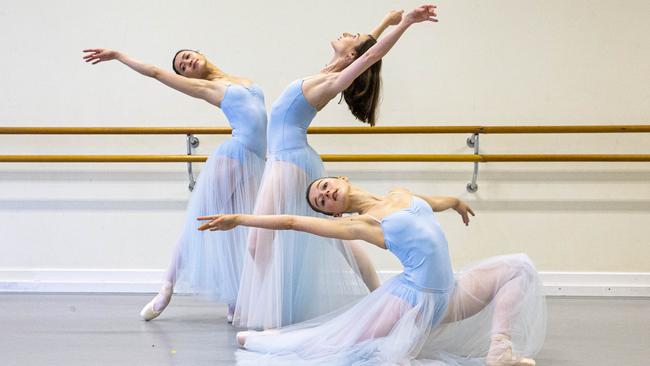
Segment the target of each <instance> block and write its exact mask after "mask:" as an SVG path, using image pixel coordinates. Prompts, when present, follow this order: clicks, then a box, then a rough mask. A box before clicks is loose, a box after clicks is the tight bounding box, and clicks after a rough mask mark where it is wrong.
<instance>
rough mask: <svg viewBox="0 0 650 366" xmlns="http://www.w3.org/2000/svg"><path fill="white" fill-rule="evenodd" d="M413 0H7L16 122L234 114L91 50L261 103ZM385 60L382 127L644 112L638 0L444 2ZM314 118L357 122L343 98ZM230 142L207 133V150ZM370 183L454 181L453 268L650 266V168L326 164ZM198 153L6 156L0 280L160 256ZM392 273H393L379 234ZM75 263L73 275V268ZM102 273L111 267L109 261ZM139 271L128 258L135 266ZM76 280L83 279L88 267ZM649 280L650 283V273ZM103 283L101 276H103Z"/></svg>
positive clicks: (649, 43) (346, 143) (516, 149)
mask: <svg viewBox="0 0 650 366" xmlns="http://www.w3.org/2000/svg"><path fill="white" fill-rule="evenodd" d="M417 5H419V2H416V1H401V2H399V3H398V2H394V1H385V0H381V1H371V0H364V1H354V2H350V1H343V0H332V1H328V2H315V1H304V2H294V1H273V2H270V1H256V2H225V1H222V2H218V1H186V2H178V1H174V2H171V1H169V2H160V1H152V0H146V1H138V2H132V1H111V2H106V1H85V2H81V1H70V0H68V1H58V2H50V1H44V0H42V1H22V2H17V1H16V2H8V1H4V2H1V3H0V37H1V38H0V39H2V42H1V44H2V50H3V52H2V57H0V70H2V71H1V72H0V124H2V125H3V126H117V125H121V126H225V125H226V123H225V119H224V117H223V115H222V114H221V112H220V111H218V110H216V109H215V108H214V107H211V106H210V105H208V104H206V103H204V102H201V101H197V100H192V99H191V98H188V97H184V96H182V95H180V94H179V93H177V92H175V91H173V90H170V89H167V88H165V87H162V86H161V85H159V84H157V82H155V81H153V80H147V79H146V78H144V77H140V76H139V75H137V74H135V73H134V72H132V71H131V70H129V69H128V68H126V67H124V66H123V65H121V64H119V63H117V62H112V63H104V64H99V65H96V66H90V65H87V64H85V63H83V62H82V60H81V56H82V52H81V50H82V49H84V48H90V47H110V48H115V49H118V50H122V51H124V52H126V53H128V54H130V55H132V56H133V57H136V58H139V59H142V60H145V61H147V62H151V63H155V64H158V65H162V66H165V67H167V66H168V65H169V64H170V58H171V56H172V55H173V53H174V52H175V50H177V49H179V48H196V49H199V50H201V51H203V52H204V53H205V54H206V55H207V56H208V57H209V58H210V59H211V60H212V61H213V62H214V63H215V64H217V65H218V66H220V67H221V68H223V69H224V70H225V71H227V72H231V73H234V74H238V75H244V76H247V77H250V78H252V79H254V80H255V81H257V82H258V83H259V84H260V85H262V87H263V88H264V90H265V92H266V97H267V106H268V107H270V105H271V103H272V101H273V99H274V98H275V97H276V96H278V95H279V93H280V92H281V91H282V89H283V88H284V87H285V86H286V85H287V84H288V83H289V82H291V81H292V80H294V79H296V78H299V77H303V76H307V75H309V74H312V73H315V72H317V71H318V70H319V69H320V67H322V66H323V65H324V64H325V63H326V62H327V61H328V60H329V57H330V55H331V51H330V48H329V40H331V39H333V38H335V37H337V36H338V35H339V34H340V32H342V31H355V32H357V31H360V32H363V31H366V32H367V31H368V30H369V29H371V28H372V26H373V25H375V23H376V22H377V21H378V20H380V19H381V17H382V16H383V15H384V13H385V12H386V11H387V10H389V9H391V8H396V7H399V8H406V9H409V8H412V7H414V6H417ZM438 5H439V18H440V22H439V23H438V24H422V25H416V26H414V27H413V28H412V29H410V30H409V31H408V33H407V34H406V35H405V36H404V37H403V38H402V40H401V41H400V42H399V44H398V45H397V46H396V47H395V48H394V50H393V51H392V52H391V53H390V54H389V55H388V56H387V57H385V59H384V66H383V67H384V69H383V81H384V89H383V90H384V97H383V103H382V105H381V116H380V122H379V124H381V125H415V124H420V125H477V124H484V125H532V124H649V123H650V103H648V101H649V100H650V78H649V75H650V66H649V65H650V23H649V22H648V21H647V16H646V15H647V14H648V13H649V10H650V5H649V4H648V2H647V1H644V0H628V1H625V2H611V1H603V0H597V1H557V0H553V1H526V2H524V1H516V0H504V1H498V2H493V3H487V2H480V3H479V2H474V1H445V2H441V3H439V4H438ZM313 125H315V126H323V125H328V126H329V125H358V124H357V123H356V122H354V120H353V118H352V117H351V116H350V115H349V113H348V112H347V109H346V107H345V105H336V104H335V103H332V104H331V105H330V106H328V107H327V108H326V109H325V110H324V111H322V112H321V113H319V115H318V116H317V117H316V119H315V122H314V124H313ZM466 137H467V136H463V135H440V136H397V137H396V136H372V135H366V136H347V137H346V136H341V137H337V136H312V137H311V138H310V140H311V142H312V144H313V146H314V147H315V148H316V150H317V151H320V152H322V153H355V152H365V153H368V152H386V153H390V152H393V153H406V152H414V153H416V152H420V153H469V152H470V149H468V148H467V147H466V146H465V138H466ZM221 140H222V138H221V137H208V136H204V137H201V142H202V144H201V147H200V148H199V153H204V154H207V153H208V152H209V151H210V150H211V149H212V148H214V146H216V145H217V144H218V143H219V141H221ZM649 144H650V136H649V135H648V134H637V135H622V134H616V135H589V136H585V135H563V136H558V135H520V136H509V135H506V136H498V135H487V136H483V137H482V141H481V146H482V149H481V150H482V151H483V152H484V153H542V152H548V153H563V152H566V153H569V152H575V153H648V152H649V151H648V146H649ZM184 151H185V146H184V136H130V137H129V136H10V135H9V136H0V154H37V153H43V154H68V153H69V154H102V153H106V154H121V153H124V154H128V153H136V154H149V153H170V154H177V153H180V154H182V153H184ZM327 168H328V169H329V170H330V171H331V172H332V173H333V174H347V175H350V176H351V177H352V179H354V180H356V181H357V182H358V183H359V184H362V185H364V186H366V187H368V188H370V189H371V190H373V191H376V192H384V191H385V190H387V189H389V188H390V187H394V186H406V187H408V188H410V189H412V190H414V191H418V192H422V193H430V194H441V195H459V196H461V197H463V198H464V199H466V200H467V201H468V202H470V203H471V204H472V205H473V206H474V207H475V208H476V210H477V213H478V216H477V217H476V218H475V219H474V221H473V222H472V224H471V225H470V227H469V228H465V227H463V226H462V225H461V224H460V220H459V219H458V218H457V217H456V216H455V215H454V214H453V213H444V214H442V215H441V221H442V222H443V225H444V227H445V229H446V231H447V233H448V239H449V242H450V247H451V251H452V257H453V260H454V263H455V264H456V265H457V266H460V265H463V264H466V263H468V262H471V261H473V260H476V259H479V258H482V257H485V256H490V255H495V254H500V253H508V252H513V251H523V252H526V253H528V254H529V255H530V256H531V257H532V258H533V260H534V261H535V262H536V263H537V265H538V267H539V269H540V270H541V271H545V272H574V271H577V272H589V273H592V272H599V273H601V272H602V273H612V272H613V273H619V272H626V273H628V272H632V273H638V272H642V273H648V272H650V245H649V244H650V240H648V237H647V225H648V223H649V222H650V184H649V182H650V164H648V163H623V164H613V163H582V164H577V163H576V164H567V163H545V164H540V163H537V164H533V163H530V164H527V163H510V164H505V163H490V164H484V165H481V170H480V173H479V186H480V189H479V192H478V193H477V194H468V193H467V192H466V191H465V184H466V183H467V181H468V180H469V178H470V177H471V169H472V166H471V164H469V163H463V164H458V163H440V164H433V163H431V164H342V163H339V164H327ZM186 186H187V182H186V173H185V166H184V164H6V163H2V164H0V253H2V254H1V255H0V282H1V281H3V280H4V281H11V280H14V281H20V280H24V281H31V280H34V278H35V273H42V272H47V273H53V272H52V271H64V272H65V271H71V272H70V273H72V274H73V275H72V277H74V274H75V273H77V274H78V272H77V270H80V269H87V270H91V271H99V272H100V273H104V272H102V271H107V270H110V271H117V272H120V271H123V272H129V271H135V270H146V271H153V272H154V273H155V271H157V270H160V269H162V268H164V267H165V265H166V263H167V261H168V260H169V256H170V252H171V248H172V246H173V245H174V241H175V240H176V237H177V235H178V233H179V231H180V226H181V223H182V217H183V214H184V206H185V204H186V202H187V198H188V196H189V194H188V192H187V189H186ZM368 250H369V251H371V252H372V255H373V258H374V259H375V261H376V263H377V266H378V267H379V269H380V270H385V271H391V270H397V269H398V268H399V264H398V263H397V261H396V260H395V259H393V258H392V257H391V256H390V255H389V254H388V253H383V252H381V251H380V250H377V249H373V248H369V249H368ZM66 273H67V272H66ZM106 273H108V272H106ZM129 273H130V272H129ZM79 276H81V275H79ZM644 278H647V277H644ZM99 281H101V279H99Z"/></svg>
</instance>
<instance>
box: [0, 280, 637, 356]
mask: <svg viewBox="0 0 650 366" xmlns="http://www.w3.org/2000/svg"><path fill="white" fill-rule="evenodd" d="M150 298H151V296H150V295H118V294H114V295H107V294H16V293H4V294H0V365H4V366H30V365H39V366H42V365H68V366H74V365H193V366H199V365H230V364H234V363H235V361H234V351H235V350H236V347H235V343H234V336H235V329H234V328H232V327H231V326H229V325H227V324H226V322H225V311H226V310H225V306H222V305H215V304H211V303H208V302H205V301H203V300H201V299H199V298H197V297H194V296H176V297H174V299H173V300H172V303H171V305H170V307H169V308H168V309H167V310H166V311H165V313H163V315H162V316H161V317H160V318H158V319H156V320H154V321H151V322H144V321H141V320H139V317H138V312H139V310H140V308H141V307H142V306H143V304H145V303H146V302H148V301H149V299H150ZM547 303H548V332H547V338H546V343H545V344H544V348H543V349H542V351H541V352H540V354H539V355H538V356H537V364H538V365H540V366H543V365H553V366H561V365H571V366H580V365H590V366H597V365H602V366H613V365H624V366H646V365H650V299H621V298H548V301H547Z"/></svg>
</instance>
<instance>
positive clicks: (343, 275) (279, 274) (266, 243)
mask: <svg viewBox="0 0 650 366" xmlns="http://www.w3.org/2000/svg"><path fill="white" fill-rule="evenodd" d="M324 175H325V171H324V167H323V163H322V161H321V160H320V157H319V156H318V154H316V152H315V151H314V150H313V149H311V147H309V146H307V147H304V148H300V149H292V150H287V151H282V152H279V153H275V154H271V155H270V157H269V160H268V161H267V163H266V167H265V170H264V177H263V178H262V183H261V186H260V191H259V194H258V200H257V202H256V205H255V213H256V214H291V215H303V216H317V217H323V215H320V214H317V213H316V212H314V211H313V210H312V209H311V208H310V207H309V206H308V205H307V202H306V200H305V191H306V189H307V185H308V184H309V183H310V182H311V181H313V180H314V179H316V178H320V177H322V176H324ZM350 245H352V244H350V243H345V242H342V241H340V240H334V239H328V238H323V237H319V236H315V235H311V234H307V233H302V232H296V231H272V230H264V229H252V230H251V232H250V237H249V241H248V251H247V253H246V258H245V260H244V269H243V272H242V281H241V287H240V290H239V296H238V300H237V307H236V309H235V317H234V324H235V325H237V326H240V327H245V328H252V329H268V328H277V327H279V326H282V325H288V324H293V323H296V322H300V321H305V320H307V319H311V318H313V317H315V316H318V315H322V314H325V313H328V312H330V311H332V310H334V309H337V308H340V307H342V306H344V305H346V304H349V303H351V302H354V301H356V300H358V299H360V298H361V297H363V296H364V295H365V294H367V293H368V291H367V289H366V287H365V285H364V284H363V281H362V280H361V278H360V276H359V272H358V266H357V264H356V262H355V259H354V257H353V255H352V253H351V249H350V248H351V247H350Z"/></svg>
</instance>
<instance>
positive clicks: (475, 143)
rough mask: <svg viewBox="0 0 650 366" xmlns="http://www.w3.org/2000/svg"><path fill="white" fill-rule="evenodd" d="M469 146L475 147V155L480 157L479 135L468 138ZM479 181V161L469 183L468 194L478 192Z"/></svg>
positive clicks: (476, 162)
mask: <svg viewBox="0 0 650 366" xmlns="http://www.w3.org/2000/svg"><path fill="white" fill-rule="evenodd" d="M467 146H469V147H473V148H474V155H476V156H478V155H479V152H478V148H479V135H478V133H475V134H473V135H472V136H470V137H468V138H467ZM477 179H478V161H475V162H474V172H473V173H472V181H471V182H469V183H467V186H466V187H467V192H470V193H475V192H476V191H478V184H477V183H476V180H477Z"/></svg>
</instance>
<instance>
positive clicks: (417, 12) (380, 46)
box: [317, 5, 438, 104]
mask: <svg viewBox="0 0 650 366" xmlns="http://www.w3.org/2000/svg"><path fill="white" fill-rule="evenodd" d="M435 10H436V6H435V5H422V6H420V7H418V8H415V9H414V10H412V11H411V12H409V13H408V14H406V15H405V16H404V17H403V18H402V21H401V22H400V23H399V24H398V25H397V26H396V27H395V28H394V29H393V30H392V31H390V32H389V33H388V34H386V35H385V36H384V37H382V38H381V39H380V40H379V41H378V42H377V43H376V44H375V45H373V46H372V47H370V49H369V50H368V51H367V52H366V53H364V54H363V55H361V57H359V58H357V59H356V60H354V62H352V63H351V64H350V66H348V67H346V68H345V69H344V70H343V71H341V72H340V73H339V74H338V75H337V77H336V78H335V79H333V81H332V82H330V83H325V84H324V85H323V89H322V90H321V95H322V98H323V99H324V100H326V101H329V100H331V99H332V98H334V97H335V96H336V95H337V94H338V93H340V92H342V91H343V90H345V89H347V88H348V87H349V86H350V85H352V82H353V81H354V80H355V79H356V78H357V77H358V76H359V75H361V74H362V73H363V72H364V71H366V70H367V69H368V68H369V67H370V66H372V65H373V64H374V63H376V62H377V61H379V60H380V59H381V58H382V57H384V56H385V55H386V54H387V53H388V51H390V49H391V48H392V47H393V46H394V45H395V43H397V41H398V40H399V39H400V37H401V36H402V34H404V32H405V31H406V30H407V29H408V28H409V27H410V26H411V25H413V24H415V23H421V22H424V21H430V22H437V21H438V20H437V19H436V12H435ZM317 104H321V103H317ZM325 104H326V103H325Z"/></svg>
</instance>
